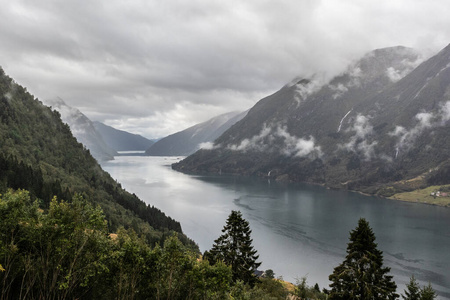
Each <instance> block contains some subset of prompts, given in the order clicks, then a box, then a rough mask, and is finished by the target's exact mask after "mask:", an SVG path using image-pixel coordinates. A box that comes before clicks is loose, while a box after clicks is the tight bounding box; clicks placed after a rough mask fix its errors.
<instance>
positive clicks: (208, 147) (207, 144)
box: [198, 142, 218, 150]
mask: <svg viewBox="0 0 450 300" xmlns="http://www.w3.org/2000/svg"><path fill="white" fill-rule="evenodd" d="M216 148H218V146H215V145H214V143H213V142H205V143H200V144H198V149H203V150H213V149H216Z"/></svg>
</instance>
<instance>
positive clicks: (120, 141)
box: [94, 121, 155, 151]
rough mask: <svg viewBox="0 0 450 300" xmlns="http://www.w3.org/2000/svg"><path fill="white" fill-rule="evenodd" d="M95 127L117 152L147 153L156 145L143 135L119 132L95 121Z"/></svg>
mask: <svg viewBox="0 0 450 300" xmlns="http://www.w3.org/2000/svg"><path fill="white" fill-rule="evenodd" d="M94 127H95V129H96V130H97V132H99V133H100V134H101V135H102V137H103V140H104V141H105V143H106V144H107V145H108V146H109V147H110V148H112V149H114V150H115V151H145V150H147V149H148V147H150V146H151V145H153V144H154V143H155V142H154V141H152V140H149V139H147V138H145V137H143V136H141V135H138V134H133V133H129V132H126V131H123V130H118V129H115V128H114V127H111V126H108V125H105V124H103V123H101V122H97V121H95V122H94Z"/></svg>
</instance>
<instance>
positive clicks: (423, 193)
mask: <svg viewBox="0 0 450 300" xmlns="http://www.w3.org/2000/svg"><path fill="white" fill-rule="evenodd" d="M449 187H450V186H448V185H447V186H439V185H435V186H430V187H427V188H424V189H417V190H414V191H411V192H403V193H397V194H395V195H393V196H391V197H389V198H390V199H395V200H400V201H407V202H419V203H426V204H431V205H439V206H448V207H450V197H434V196H431V193H432V192H435V191H439V190H440V191H442V190H443V189H448V188H449ZM449 194H450V193H449Z"/></svg>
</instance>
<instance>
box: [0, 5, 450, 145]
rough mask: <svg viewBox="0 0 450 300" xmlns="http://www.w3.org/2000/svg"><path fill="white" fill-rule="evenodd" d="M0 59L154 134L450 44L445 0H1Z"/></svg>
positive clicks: (12, 70)
mask: <svg viewBox="0 0 450 300" xmlns="http://www.w3.org/2000/svg"><path fill="white" fill-rule="evenodd" d="M0 5H1V6H0V7H1V10H0V66H1V67H2V68H3V69H4V70H5V72H6V73H7V74H8V75H9V76H11V77H13V78H14V79H15V80H16V81H17V82H18V83H20V84H22V85H24V86H25V87H27V89H28V91H30V92H31V93H33V94H34V95H35V96H36V97H38V98H39V99H41V100H44V101H45V99H50V98H55V97H61V98H62V99H64V101H65V102H66V103H67V104H69V105H70V106H73V107H76V108H78V109H80V110H81V111H82V112H83V113H85V114H86V115H87V116H88V117H89V118H91V119H92V120H96V121H102V122H104V123H106V124H108V125H111V126H114V127H116V128H118V129H123V130H128V131H130V132H133V133H139V134H142V135H144V136H146V137H148V138H157V137H163V136H166V135H168V134H170V133H174V132H176V131H179V130H182V129H185V128H187V127H189V126H192V125H194V124H196V123H199V122H203V121H206V120H207V119H209V118H211V117H213V116H215V115H218V114H221V113H225V112H229V111H235V110H245V109H248V108H250V107H251V106H253V105H254V104H255V103H256V102H257V101H258V100H259V99H261V98H262V97H264V96H267V95H269V94H271V93H273V92H275V91H276V90H278V89H279V88H281V87H282V86H283V85H284V84H286V83H287V82H289V81H291V80H292V79H293V78H294V77H297V76H309V75H311V74H314V73H320V74H325V76H333V75H335V74H337V73H339V72H342V71H343V70H344V69H345V67H346V66H347V64H348V63H350V62H351V61H353V60H355V59H357V58H359V57H360V56H361V55H363V54H364V53H366V52H368V51H370V50H372V49H375V48H382V47H388V46H396V45H404V46H409V47H413V48H416V49H418V50H420V51H424V52H425V53H426V55H431V54H432V53H435V52H437V51H439V50H440V49H442V48H443V47H445V46H446V45H447V44H449V43H450V17H449V16H450V3H449V2H448V0H433V1H422V0H377V1H373V0H371V1H365V0H358V1H356V0H339V1H338V0H327V1H326V0H323V1H320V0H277V1H275V0H272V1H266V0H246V1H241V0H240V1H235V0H227V1H223V0H190V1H182V0H136V1H134V0H130V1H125V0H121V1H120V0H108V1H106V0H104V1H100V0H98V1H95V0H65V1H58V0H53V1H52V0H40V1H33V0H0Z"/></svg>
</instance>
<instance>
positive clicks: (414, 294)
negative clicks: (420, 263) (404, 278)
mask: <svg viewBox="0 0 450 300" xmlns="http://www.w3.org/2000/svg"><path fill="white" fill-rule="evenodd" d="M402 298H403V299H404V300H420V286H419V283H418V282H417V280H416V278H415V277H414V275H413V276H411V278H410V280H409V283H408V284H407V285H406V290H405V295H402Z"/></svg>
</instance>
